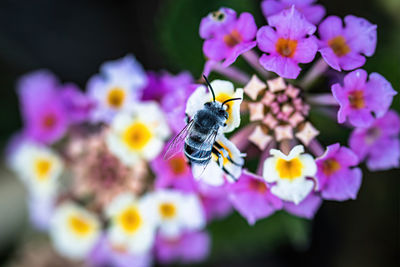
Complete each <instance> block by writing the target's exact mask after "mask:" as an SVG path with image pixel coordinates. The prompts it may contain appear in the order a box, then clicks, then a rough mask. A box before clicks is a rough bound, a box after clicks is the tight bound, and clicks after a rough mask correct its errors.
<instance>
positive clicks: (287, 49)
mask: <svg viewBox="0 0 400 267" xmlns="http://www.w3.org/2000/svg"><path fill="white" fill-rule="evenodd" d="M296 48H297V40H290V39H284V38H279V39H278V41H277V42H276V44H275V49H276V51H277V52H278V53H279V54H280V55H281V56H283V57H293V56H294V53H296Z"/></svg>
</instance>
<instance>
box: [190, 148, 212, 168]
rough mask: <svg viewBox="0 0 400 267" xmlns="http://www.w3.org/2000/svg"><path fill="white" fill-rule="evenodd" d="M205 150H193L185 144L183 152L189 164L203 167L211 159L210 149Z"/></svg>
mask: <svg viewBox="0 0 400 267" xmlns="http://www.w3.org/2000/svg"><path fill="white" fill-rule="evenodd" d="M205 149H207V150H204V149H198V148H195V147H193V146H190V145H188V143H187V142H186V143H185V147H184V152H185V156H186V157H187V158H188V160H189V161H190V162H193V163H196V164H200V165H203V164H207V163H208V162H209V161H210V159H211V148H210V147H205Z"/></svg>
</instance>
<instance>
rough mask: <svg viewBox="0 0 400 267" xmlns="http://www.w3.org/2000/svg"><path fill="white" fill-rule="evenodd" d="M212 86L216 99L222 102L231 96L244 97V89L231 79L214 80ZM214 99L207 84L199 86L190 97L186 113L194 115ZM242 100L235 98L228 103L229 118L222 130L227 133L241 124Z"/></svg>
mask: <svg viewBox="0 0 400 267" xmlns="http://www.w3.org/2000/svg"><path fill="white" fill-rule="evenodd" d="M211 87H212V88H213V89H214V93H215V101H217V102H219V103H222V102H224V101H225V100H228V99H231V98H241V99H243V89H241V88H240V89H236V91H235V88H234V86H233V84H232V83H231V82H229V81H222V80H214V81H212V82H211ZM211 101H213V97H212V94H211V92H210V90H209V89H208V88H207V87H206V86H205V85H201V86H199V87H198V88H197V89H196V90H195V91H194V92H193V94H192V95H191V96H190V97H189V99H188V101H187V104H186V114H187V115H189V117H193V116H194V115H195V114H196V113H197V111H199V110H200V109H202V108H203V106H204V104H205V103H206V102H211ZM241 103H242V100H235V101H230V102H228V103H226V104H225V105H226V106H227V109H226V111H227V112H228V120H227V121H226V124H227V125H226V126H225V127H224V128H223V129H222V132H224V133H227V132H231V131H233V130H234V129H235V128H237V127H239V125H240V104H241Z"/></svg>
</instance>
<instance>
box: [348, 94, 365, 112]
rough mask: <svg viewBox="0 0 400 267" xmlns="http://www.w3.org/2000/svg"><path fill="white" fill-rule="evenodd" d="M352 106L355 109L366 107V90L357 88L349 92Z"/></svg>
mask: <svg viewBox="0 0 400 267" xmlns="http://www.w3.org/2000/svg"><path fill="white" fill-rule="evenodd" d="M349 102H350V106H351V107H352V108H354V109H362V108H365V101H364V92H363V91H361V90H355V91H353V92H351V93H350V94H349Z"/></svg>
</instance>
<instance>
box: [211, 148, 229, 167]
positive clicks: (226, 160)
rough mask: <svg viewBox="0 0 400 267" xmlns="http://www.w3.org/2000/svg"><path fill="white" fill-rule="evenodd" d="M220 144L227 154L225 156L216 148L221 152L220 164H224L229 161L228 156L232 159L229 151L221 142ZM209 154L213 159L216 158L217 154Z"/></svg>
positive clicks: (220, 151)
mask: <svg viewBox="0 0 400 267" xmlns="http://www.w3.org/2000/svg"><path fill="white" fill-rule="evenodd" d="M220 145H221V146H222V147H223V148H224V149H225V151H226V152H228V155H227V156H226V157H225V156H224V154H223V153H222V150H221V149H219V148H217V150H218V151H219V153H220V154H221V157H222V165H223V166H225V165H226V163H228V162H229V159H228V157H229V158H231V159H232V154H231V151H230V150H229V149H228V148H227V147H226V146H224V145H223V144H220ZM211 156H212V157H213V159H214V160H218V156H217V155H215V154H214V153H213V154H212V155H211Z"/></svg>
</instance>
